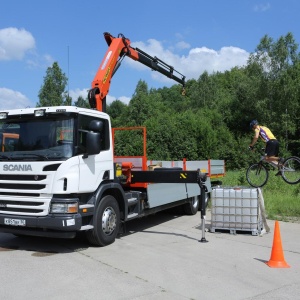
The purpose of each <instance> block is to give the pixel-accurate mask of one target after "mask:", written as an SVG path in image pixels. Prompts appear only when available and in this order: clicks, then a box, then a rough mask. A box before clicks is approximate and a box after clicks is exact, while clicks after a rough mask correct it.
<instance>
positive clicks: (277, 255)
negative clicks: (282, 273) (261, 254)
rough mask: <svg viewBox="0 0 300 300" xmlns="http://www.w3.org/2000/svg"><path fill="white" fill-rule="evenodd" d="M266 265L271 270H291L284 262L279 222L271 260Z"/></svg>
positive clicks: (276, 227)
mask: <svg viewBox="0 0 300 300" xmlns="http://www.w3.org/2000/svg"><path fill="white" fill-rule="evenodd" d="M266 264H267V265H268V266H269V267H271V268H290V266H289V265H288V264H287V263H286V261H285V260H284V255H283V250H282V244H281V237H280V230H279V222H278V221H275V230H274V239H273V246H272V253H271V258H270V260H269V261H268V262H267V263H266Z"/></svg>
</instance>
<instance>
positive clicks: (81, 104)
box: [74, 96, 91, 108]
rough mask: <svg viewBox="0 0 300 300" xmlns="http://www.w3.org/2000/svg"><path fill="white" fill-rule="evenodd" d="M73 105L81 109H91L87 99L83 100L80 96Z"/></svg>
mask: <svg viewBox="0 0 300 300" xmlns="http://www.w3.org/2000/svg"><path fill="white" fill-rule="evenodd" d="M74 105H75V106H77V107H82V108H91V106H90V104H89V101H88V100H87V99H83V97H82V96H79V97H78V98H77V101H75V102H74Z"/></svg>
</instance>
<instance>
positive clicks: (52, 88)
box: [36, 62, 72, 107]
mask: <svg viewBox="0 0 300 300" xmlns="http://www.w3.org/2000/svg"><path fill="white" fill-rule="evenodd" d="M67 81H68V79H67V77H66V75H65V74H64V73H62V71H61V69H60V67H59V65H58V63H57V62H54V63H53V65H52V67H48V69H47V71H46V76H45V77H44V84H43V86H42V87H41V89H40V91H39V95H38V96H39V99H40V100H39V102H38V103H37V105H36V106H37V107H41V106H60V105H71V103H72V99H71V98H70V97H69V96H68V95H67V92H66V91H65V88H66V85H67Z"/></svg>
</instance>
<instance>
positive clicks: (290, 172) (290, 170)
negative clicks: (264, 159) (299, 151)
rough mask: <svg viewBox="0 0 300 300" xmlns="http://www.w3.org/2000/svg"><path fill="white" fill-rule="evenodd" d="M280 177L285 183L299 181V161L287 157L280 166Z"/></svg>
mask: <svg viewBox="0 0 300 300" xmlns="http://www.w3.org/2000/svg"><path fill="white" fill-rule="evenodd" d="M282 177H283V179H284V180H285V181H286V182H287V183H291V184H295V183H298V182H299V181H300V161H299V160H298V159H296V158H293V157H291V158H288V159H287V160H286V161H285V162H284V165H283V168H282Z"/></svg>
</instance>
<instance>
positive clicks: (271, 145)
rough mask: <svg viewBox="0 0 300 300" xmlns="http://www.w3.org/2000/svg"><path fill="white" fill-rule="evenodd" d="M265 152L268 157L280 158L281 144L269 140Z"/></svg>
mask: <svg viewBox="0 0 300 300" xmlns="http://www.w3.org/2000/svg"><path fill="white" fill-rule="evenodd" d="M265 152H266V155H267V156H278V153H279V142H278V141H277V140H269V141H268V142H267V144H266V150H265Z"/></svg>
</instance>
